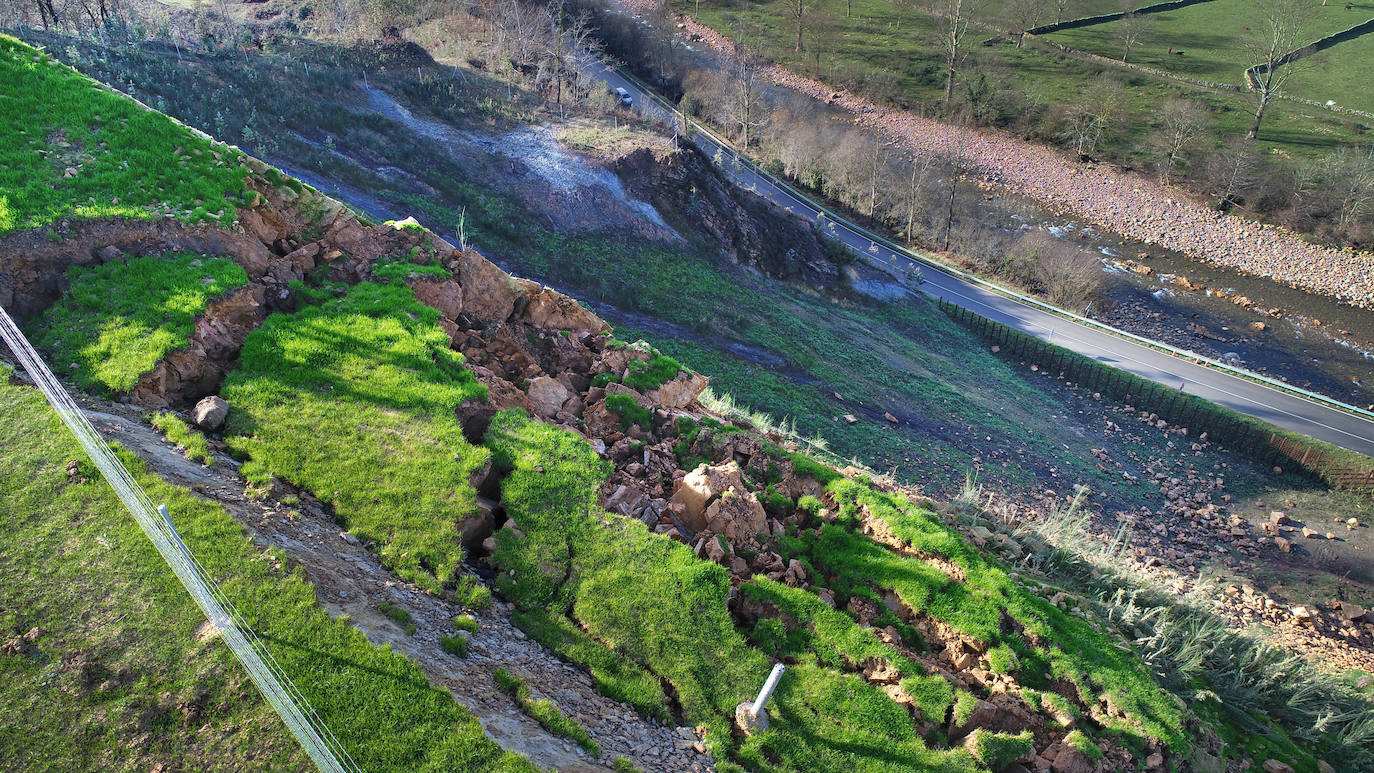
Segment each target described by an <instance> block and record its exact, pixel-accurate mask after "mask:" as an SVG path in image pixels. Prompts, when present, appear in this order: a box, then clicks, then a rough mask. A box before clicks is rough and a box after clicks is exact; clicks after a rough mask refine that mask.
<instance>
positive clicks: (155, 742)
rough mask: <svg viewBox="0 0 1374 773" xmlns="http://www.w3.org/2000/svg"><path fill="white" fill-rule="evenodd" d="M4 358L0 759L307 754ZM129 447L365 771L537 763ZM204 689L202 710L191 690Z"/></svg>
mask: <svg viewBox="0 0 1374 773" xmlns="http://www.w3.org/2000/svg"><path fill="white" fill-rule="evenodd" d="M6 381H7V374H0V458H2V459H3V466H0V469H2V470H3V473H0V528H3V530H4V533H5V535H6V536H5V540H4V546H3V550H0V573H3V575H4V577H5V578H6V579H5V582H3V583H0V641H9V640H11V639H12V638H14V637H19V636H22V635H23V634H25V633H26V632H28V631H29V630H31V629H36V634H35V636H34V638H33V640H32V643H31V645H30V646H26V647H21V648H18V649H15V650H14V651H9V650H7V651H5V652H4V653H3V654H0V759H3V760H4V767H5V768H6V769H11V770H96V769H102V770H149V769H152V768H153V767H155V766H156V765H157V764H163V765H166V766H168V767H170V768H171V769H185V770H247V769H252V770H301V769H304V768H306V767H308V766H309V765H310V763H309V760H308V758H306V757H305V755H304V753H303V752H302V751H301V750H300V748H299V747H298V746H297V745H296V743H295V741H294V740H293V739H292V738H291V736H290V734H289V733H288V732H287V731H286V729H285V727H284V726H282V725H281V723H280V721H279V720H278V719H277V717H276V715H275V714H274V713H273V712H272V710H271V708H270V707H269V706H267V704H266V703H265V702H264V701H263V700H262V698H261V697H260V696H259V695H258V693H257V690H256V688H255V687H254V686H253V684H252V682H251V681H249V679H248V676H247V674H246V672H244V671H243V670H242V667H241V666H240V665H239V664H238V662H237V661H236V660H235V659H234V657H233V655H232V654H231V653H230V652H229V650H228V649H227V648H226V647H224V646H223V645H222V644H221V643H220V642H219V641H218V639H217V638H215V637H214V636H213V635H211V636H205V635H203V634H204V632H205V631H206V630H208V629H207V628H206V627H205V626H204V624H205V618H204V617H203V616H202V615H201V613H200V611H199V609H198V608H197V607H196V606H195V604H194V602H193V601H192V600H191V598H190V597H189V596H188V595H187V594H186V591H185V590H184V589H183V588H182V587H181V585H180V583H179V582H178V581H177V579H176V577H175V576H174V575H173V574H172V572H171V570H170V569H169V568H168V567H167V566H166V565H165V564H164V563H163V562H162V559H161V558H160V557H159V556H158V554H157V552H156V551H155V550H154V548H153V547H152V545H151V544H150V543H149V542H148V540H147V538H146V537H145V536H144V535H143V533H142V531H140V530H139V528H138V526H137V524H135V522H134V521H133V518H132V517H131V516H130V515H129V514H128V512H127V511H126V510H124V508H123V506H122V505H121V504H120V503H119V500H118V499H117V498H116V497H115V495H114V492H113V491H112V490H111V489H110V488H109V486H108V485H106V484H105V482H104V481H103V479H101V478H100V476H99V474H98V473H96V472H95V470H94V468H93V467H92V465H90V464H89V463H81V464H80V465H79V469H80V474H79V475H78V476H77V477H75V478H74V477H71V476H69V475H68V473H67V470H66V466H67V462H68V460H72V459H77V460H80V459H83V458H84V456H83V454H82V452H81V449H80V447H79V446H78V445H77V444H76V441H75V440H74V439H72V438H71V436H70V434H69V433H68V432H67V430H66V428H65V427H64V426H63V425H62V424H61V423H60V422H59V421H58V419H57V417H56V416H55V415H54V414H53V413H52V411H51V410H50V409H49V408H48V406H47V403H46V402H44V400H43V397H42V395H41V394H40V393H39V392H38V391H37V390H34V389H31V388H28V387H17V386H6V385H5V382H6ZM123 460H124V463H125V465H126V466H128V467H129V468H130V469H131V470H132V471H133V472H134V475H135V477H136V479H137V480H138V481H139V483H140V484H142V485H143V486H144V488H145V489H146V490H147V491H148V493H149V495H150V496H151V497H152V498H153V500H154V501H155V502H159V503H166V504H167V505H168V508H169V510H170V511H171V513H172V514H173V520H174V522H175V523H176V525H177V529H178V531H179V532H180V533H181V535H182V537H183V539H184V540H185V541H186V544H187V546H188V547H189V548H190V549H191V551H192V552H193V553H194V554H195V556H196V557H197V559H198V560H199V561H200V562H201V563H202V564H203V565H204V566H205V568H206V570H207V572H208V573H209V574H210V575H211V576H213V577H215V578H216V580H217V581H218V582H219V584H220V587H221V588H222V589H223V590H224V592H225V594H226V595H227V596H228V597H229V599H230V600H231V601H232V602H233V603H234V604H235V605H236V606H237V607H238V609H239V610H240V612H241V613H243V615H244V617H245V618H246V619H247V620H248V622H249V623H250V625H252V627H253V629H254V631H255V632H256V633H257V635H258V636H259V637H260V638H261V639H263V641H265V642H266V643H267V645H268V648H269V649H270V651H271V652H272V654H273V656H274V657H275V658H276V659H277V661H278V662H279V663H280V664H281V666H282V668H283V669H284V670H285V671H286V673H287V674H288V675H289V676H290V677H291V679H292V680H293V681H294V682H295V684H296V686H297V687H298V688H300V690H301V692H302V693H303V694H304V696H305V697H306V699H307V700H308V701H309V702H310V704H311V706H313V707H314V709H315V710H316V711H317V712H318V713H319V714H320V717H321V718H322V719H323V720H324V723H325V724H326V725H327V726H329V727H330V729H331V730H333V731H334V733H335V734H336V735H337V736H338V737H339V739H340V741H342V743H343V745H344V747H345V748H346V749H347V750H348V752H349V754H351V755H352V756H353V758H354V760H355V761H356V762H357V763H358V764H359V765H360V766H361V767H362V768H363V769H365V770H393V771H417V770H434V771H440V770H442V771H451V770H474V771H476V770H483V771H487V770H492V771H532V770H533V768H532V767H531V766H529V765H528V763H526V762H525V761H524V760H523V759H522V758H520V757H517V756H514V755H510V754H506V753H503V752H502V751H501V749H500V748H499V747H497V746H496V744H495V743H493V742H492V741H491V740H489V739H488V738H487V737H486V736H485V735H484V733H483V731H482V728H481V726H480V725H479V724H478V723H477V721H476V720H475V719H473V718H472V717H471V716H470V715H469V714H467V712H466V711H464V710H463V709H462V708H461V707H459V706H458V705H457V704H456V703H455V702H454V701H453V698H452V697H451V696H450V695H449V694H448V693H447V692H444V691H442V690H438V689H435V688H433V687H431V686H430V685H429V682H428V680H427V679H426V678H425V676H424V674H423V673H422V672H421V671H420V669H419V667H418V666H416V665H415V664H414V663H412V662H411V661H409V660H408V659H406V658H405V657H403V656H401V655H397V654H395V653H393V652H392V651H391V650H390V649H389V648H385V647H374V646H373V645H371V644H369V643H368V641H367V639H366V638H364V637H363V635H362V634H361V633H359V632H358V631H357V630H356V629H354V628H353V626H352V625H350V624H349V623H348V621H347V620H346V619H335V618H332V617H330V616H329V615H328V614H326V613H325V612H324V611H323V610H321V609H320V608H319V606H318V605H317V604H316V601H315V590H314V588H313V587H312V586H311V585H310V583H308V582H307V581H306V580H305V579H304V577H303V575H302V574H301V573H300V572H299V571H288V570H286V569H283V568H282V567H283V565H284V563H285V562H284V560H283V556H282V555H281V554H280V553H278V552H276V551H274V550H269V551H264V550H263V549H262V548H261V547H259V546H257V545H256V544H254V542H253V541H252V540H251V539H250V538H249V537H248V536H247V535H246V534H245V533H244V531H243V529H242V528H240V527H239V526H238V525H236V524H235V523H234V521H233V520H232V519H231V518H230V517H229V516H228V514H227V513H225V512H224V510H223V509H221V508H220V507H219V506H218V505H215V504H213V503H209V502H206V501H204V500H201V499H199V498H197V497H195V496H193V495H191V494H190V493H189V492H187V491H185V490H182V489H178V488H175V487H173V486H170V485H168V484H166V483H164V482H163V481H162V480H161V479H159V478H158V477H157V476H155V475H152V474H149V473H147V472H146V471H145V469H144V467H143V465H142V464H141V463H140V462H139V461H138V460H137V459H136V458H135V457H133V456H131V455H128V454H124V455H123ZM192 705H194V706H195V707H196V708H195V709H194V710H191V709H189V708H188V707H190V706H192Z"/></svg>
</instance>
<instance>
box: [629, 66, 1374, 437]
mask: <svg viewBox="0 0 1374 773" xmlns="http://www.w3.org/2000/svg"><path fill="white" fill-rule="evenodd" d="M608 66H609V67H610V68H611V69H613V70H614V71H615V72H616V74H618V75H619V76H620V77H622V78H625V79H626V80H628V81H630V82H631V83H633V84H635V85H636V86H637V87H639V89H640V90H641V91H642V92H643V93H645V94H647V95H649V98H650V99H652V100H654V102H656V103H657V104H658V105H659V106H660V107H662V108H664V109H666V110H668V111H669V113H670V115H672V116H675V117H676V118H677V120H679V121H681V120H682V113H681V111H679V110H678V109H677V106H676V105H674V104H673V103H672V102H669V101H668V100H667V99H665V98H664V97H662V96H660V95H659V94H658V92H656V91H655V90H654V89H653V87H651V86H649V85H648V84H647V83H645V82H644V81H642V80H641V79H640V78H638V77H637V76H635V75H634V74H633V73H630V72H629V71H627V70H626V69H625V68H624V67H621V66H619V65H614V64H609V65H608ZM690 123H691V127H692V129H693V130H694V131H696V132H699V133H701V134H703V135H705V136H706V137H708V138H709V139H710V140H711V141H712V142H713V143H715V144H716V145H718V146H719V147H721V148H722V149H726V150H729V151H730V153H731V154H732V155H733V156H734V160H735V162H736V163H740V164H743V165H745V166H747V167H749V169H750V170H751V171H753V172H754V173H755V174H757V175H759V176H760V177H763V178H765V179H767V180H768V181H769V182H770V183H772V184H773V185H774V186H776V187H777V188H779V189H781V190H783V191H784V192H786V193H787V194H788V195H790V196H792V197H793V198H795V199H797V200H798V201H801V202H803V203H805V204H806V205H807V206H809V207H811V208H812V209H814V210H816V211H817V212H818V213H821V214H824V215H825V216H826V217H827V218H829V219H830V221H831V222H832V223H833V224H835V225H836V226H838V227H842V228H845V229H847V230H848V231H849V232H850V233H853V234H855V235H857V236H861V237H863V238H865V239H869V240H870V241H872V242H874V243H875V244H881V245H882V246H884V247H886V248H887V249H888V250H891V251H892V252H893V253H895V254H897V255H900V256H902V257H905V258H907V259H908V260H911V261H914V262H916V263H919V264H921V265H924V266H929V267H930V268H932V269H935V270H936V271H941V272H943V273H945V274H948V275H949V276H953V277H956V278H958V279H961V280H963V281H965V282H968V283H969V284H973V285H977V286H979V287H982V288H984V289H986V290H989V291H991V292H994V293H997V294H998V295H1001V296H1003V297H1006V298H1011V299H1012V300H1015V301H1017V302H1019V303H1022V304H1024V305H1027V306H1031V307H1033V308H1036V309H1039V310H1040V311H1043V312H1046V313H1048V314H1053V315H1055V316H1057V317H1060V318H1061V319H1065V320H1069V321H1072V322H1075V323H1078V324H1080V325H1083V326H1084V327H1088V328H1092V329H1094V330H1097V331H1099V332H1103V333H1107V334H1110V335H1113V336H1116V337H1117V338H1121V339H1124V340H1127V341H1131V342H1133V343H1136V344H1139V345H1141V346H1146V347H1149V348H1151V349H1154V350H1156V351H1160V352H1164V353H1166V354H1169V355H1172V356H1174V357H1177V358H1179V359H1181V360H1186V361H1189V362H1192V363H1193V364H1195V365H1203V366H1206V367H1209V368H1212V369H1214V370H1218V371H1221V372H1223V373H1226V374H1228V375H1231V376H1235V377H1236V378H1242V379H1245V380H1247V381H1251V382H1254V383H1257V384H1262V385H1264V386H1266V387H1269V388H1271V389H1274V390H1276V391H1279V392H1284V393H1286V394H1289V395H1292V396H1294V397H1299V398H1302V399H1305V400H1309V401H1311V402H1314V403H1317V404H1319V405H1322V406H1325V407H1327V408H1331V409H1333V410H1338V411H1341V412H1343V413H1347V414H1350V415H1352V416H1358V417H1360V418H1363V419H1367V420H1370V421H1374V411H1369V410H1366V409H1364V408H1360V407H1358V406H1355V405H1350V404H1349V403H1344V402H1341V401H1339V400H1334V399H1332V398H1330V397H1327V396H1325V395H1321V394H1317V393H1316V392H1312V391H1309V390H1306V389H1303V388H1301V387H1295V386H1293V385H1291V384H1287V383H1284V382H1282V381H1279V380H1277V379H1272V378H1269V377H1268V376H1263V375H1260V374H1258V373H1254V372H1252V371H1248V370H1245V369H1243V368H1237V367H1235V366H1234V365H1228V364H1226V363H1224V362H1221V361H1219V360H1215V359H1212V358H1210V357H1206V356H1203V355H1201V354H1198V353H1197V352H1190V351H1188V350H1186V349H1179V348H1177V347H1174V346H1170V345H1169V344H1166V343H1163V342H1161V341H1154V340H1151V339H1149V338H1145V337H1143V336H1139V335H1136V334H1134V333H1130V332H1127V331H1125V330H1121V329H1120V328H1116V327H1113V326H1111V325H1107V324H1105V323H1102V322H1098V321H1097V320H1094V319H1090V318H1088V317H1084V316H1081V315H1078V314H1074V313H1073V312H1071V311H1065V310H1064V309H1061V308H1059V307H1057V306H1052V305H1050V304H1048V303H1045V302H1044V301H1042V300H1039V299H1038V298H1033V297H1031V296H1028V295H1025V294H1023V293H1020V292H1017V291H1016V290H1012V289H1009V288H1006V287H1003V286H1001V285H999V284H996V283H994V282H990V281H988V280H986V279H984V278H982V277H979V276H976V275H973V274H970V273H968V272H965V271H962V270H960V269H958V268H955V267H953V266H950V265H948V264H946V263H944V262H942V261H940V260H938V259H937V258H935V257H934V256H933V255H929V254H924V253H920V252H916V251H914V250H911V249H910V248H907V247H905V246H902V245H900V244H897V243H896V242H894V241H892V240H891V239H888V238H887V237H885V236H882V235H881V234H877V233H874V232H872V231H870V230H868V229H866V228H864V227H862V226H860V225H857V224H855V223H852V222H850V221H848V220H847V219H845V218H844V217H843V216H842V215H838V214H836V213H834V212H832V211H831V210H830V209H828V208H827V207H825V206H824V205H822V204H820V203H819V202H817V201H815V200H814V199H813V198H811V196H810V195H808V194H806V193H804V192H802V191H800V190H798V189H797V188H795V187H793V186H792V185H791V184H790V183H787V182H785V181H783V180H781V179H779V178H778V177H777V176H775V175H774V174H773V173H771V172H769V171H768V170H766V169H764V168H763V167H762V166H761V165H760V164H759V163H758V162H756V161H755V160H754V159H752V158H750V157H749V156H748V155H747V154H745V153H743V152H741V151H740V150H739V148H737V147H735V145H734V144H733V143H731V142H730V141H729V140H726V139H724V138H723V137H720V136H719V135H717V134H716V133H715V132H713V131H711V130H710V129H708V128H707V127H705V126H702V125H701V124H700V123H699V122H697V121H696V120H694V119H693V120H691V121H690ZM861 254H862V253H861Z"/></svg>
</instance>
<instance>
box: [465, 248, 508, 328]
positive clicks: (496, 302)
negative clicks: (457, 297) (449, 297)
mask: <svg viewBox="0 0 1374 773" xmlns="http://www.w3.org/2000/svg"><path fill="white" fill-rule="evenodd" d="M458 281H459V283H460V284H462V286H463V311H465V312H466V313H468V314H471V315H472V316H473V317H475V318H477V319H478V320H479V321H481V322H503V321H505V320H506V319H507V318H509V317H510V315H511V312H513V311H514V310H515V300H516V299H517V298H519V297H521V296H522V295H524V292H525V291H524V288H522V287H521V286H520V283H519V282H517V281H515V278H514V277H512V276H511V275H510V274H507V273H506V272H504V271H502V270H501V269H500V268H498V267H497V266H496V265H495V264H494V263H492V262H491V261H489V260H487V259H486V258H484V257H482V256H481V255H479V254H477V253H476V252H474V251H473V250H467V251H464V252H462V253H459V256H458Z"/></svg>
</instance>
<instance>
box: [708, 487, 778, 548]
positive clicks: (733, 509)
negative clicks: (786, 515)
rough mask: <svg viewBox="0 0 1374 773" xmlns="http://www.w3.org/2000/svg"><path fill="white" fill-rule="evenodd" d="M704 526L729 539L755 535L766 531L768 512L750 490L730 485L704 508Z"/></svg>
mask: <svg viewBox="0 0 1374 773" xmlns="http://www.w3.org/2000/svg"><path fill="white" fill-rule="evenodd" d="M706 527H707V528H708V529H710V530H711V531H713V532H715V533H717V534H724V535H725V536H726V538H727V539H731V540H738V539H744V538H745V537H757V536H758V535H760V534H765V533H767V531H768V514H767V513H765V512H764V511H763V505H761V504H759V499H758V497H756V496H754V493H753V492H752V491H745V490H744V488H743V486H741V487H739V488H735V487H733V486H732V487H730V488H728V489H726V490H725V491H724V492H722V493H721V495H720V496H719V497H717V498H716V500H715V501H714V502H712V503H711V504H710V506H709V507H707V508H706Z"/></svg>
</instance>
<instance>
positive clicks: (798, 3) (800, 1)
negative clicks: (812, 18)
mask: <svg viewBox="0 0 1374 773" xmlns="http://www.w3.org/2000/svg"><path fill="white" fill-rule="evenodd" d="M787 15H788V16H789V17H790V18H791V19H792V21H793V22H795V23H796V25H797V42H796V43H795V44H794V45H793V46H792V50H793V51H796V52H798V53H800V52H801V50H802V25H803V24H805V23H806V0H787Z"/></svg>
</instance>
